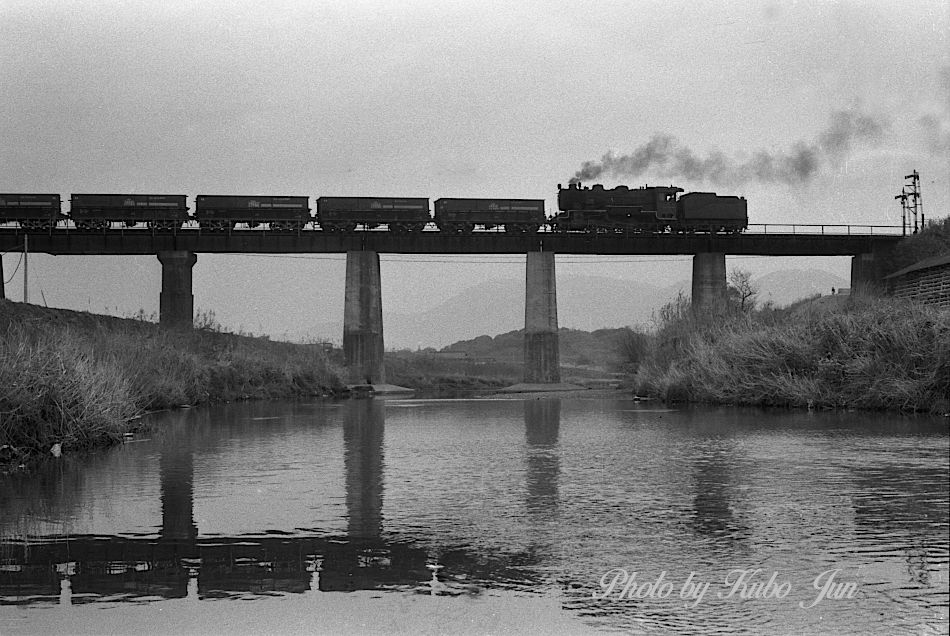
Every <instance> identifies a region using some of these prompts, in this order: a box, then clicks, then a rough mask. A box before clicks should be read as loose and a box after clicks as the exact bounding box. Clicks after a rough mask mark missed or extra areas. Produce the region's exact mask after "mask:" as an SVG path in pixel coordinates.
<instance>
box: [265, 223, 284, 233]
mask: <svg viewBox="0 0 950 636" xmlns="http://www.w3.org/2000/svg"><path fill="white" fill-rule="evenodd" d="M268 226H269V227H270V229H271V231H272V232H285V231H286V230H287V226H286V225H284V222H283V221H271V222H270V223H269V224H268Z"/></svg>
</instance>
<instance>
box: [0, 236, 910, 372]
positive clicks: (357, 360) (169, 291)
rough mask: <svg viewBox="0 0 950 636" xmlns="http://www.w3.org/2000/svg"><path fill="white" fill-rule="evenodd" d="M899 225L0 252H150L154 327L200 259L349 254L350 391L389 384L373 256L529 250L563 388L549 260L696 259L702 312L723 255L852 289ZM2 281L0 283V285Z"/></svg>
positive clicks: (180, 307) (529, 278)
mask: <svg viewBox="0 0 950 636" xmlns="http://www.w3.org/2000/svg"><path fill="white" fill-rule="evenodd" d="M901 238H902V237H901V228H900V227H892V226H868V225H861V226H857V225H776V224H770V225H750V227H749V231H747V232H744V233H738V234H717V233H690V234H686V233H682V234H676V233H669V234H651V233H585V232H567V233H558V232H551V231H541V232H538V233H537V234H510V233H505V232H498V231H481V232H473V233H471V234H467V235H459V234H452V235H447V234H444V233H441V232H438V231H429V230H427V231H423V232H415V233H393V232H388V231H383V230H366V231H356V232H349V233H341V232H328V231H322V230H316V229H303V230H298V231H296V232H286V231H270V230H269V229H259V228H258V229H234V230H230V231H224V232H210V231H207V230H201V229H198V228H197V227H192V228H184V229H181V230H176V231H173V232H170V231H166V232H161V231H154V230H150V229H145V228H123V229H119V228H111V229H106V230H99V231H84V230H77V229H74V228H57V229H53V230H47V231H40V232H25V231H23V230H21V229H19V228H3V227H0V251H2V252H10V251H23V250H25V249H26V250H29V251H30V252H43V253H47V254H69V255H83V254H89V255H151V254H154V255H156V256H157V257H158V260H159V261H160V262H161V264H162V288H161V293H160V296H159V299H160V301H159V320H160V322H161V324H163V325H166V326H168V327H175V328H188V327H190V326H191V325H192V322H193V318H194V316H193V314H194V297H193V295H192V268H193V267H194V265H195V263H196V261H197V255H198V254H201V253H206V254H227V253H252V254H308V253H345V254H346V292H345V298H344V326H343V349H344V353H345V357H346V363H347V369H348V376H349V377H348V378H347V379H348V381H349V382H351V383H368V384H384V383H385V382H386V378H385V369H384V365H383V317H382V287H381V282H380V271H379V254H380V253H392V254H525V255H526V283H525V377H524V380H525V382H528V383H558V382H560V371H559V354H558V335H557V329H558V323H557V292H556V284H555V255H557V254H597V255H661V254H662V255H692V256H693V278H692V302H693V306H694V307H697V308H709V307H711V306H714V305H715V304H717V303H719V302H721V301H722V300H724V299H725V296H726V260H725V257H726V254H730V255H758V256H851V257H852V264H851V285H852V287H855V286H859V285H862V284H877V283H880V282H881V280H882V279H883V276H884V275H885V274H886V273H887V272H885V271H882V263H883V260H884V259H883V258H882V257H883V256H884V255H885V254H886V253H887V252H889V251H890V250H891V249H892V248H893V247H894V246H895V245H896V244H897V242H898V241H899V240H900V239H901ZM2 280H3V279H2V276H0V281H2Z"/></svg>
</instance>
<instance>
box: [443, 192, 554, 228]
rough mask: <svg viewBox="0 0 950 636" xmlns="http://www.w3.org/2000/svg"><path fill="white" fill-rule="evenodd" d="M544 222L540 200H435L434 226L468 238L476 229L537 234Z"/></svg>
mask: <svg viewBox="0 0 950 636" xmlns="http://www.w3.org/2000/svg"><path fill="white" fill-rule="evenodd" d="M544 222H545V217H544V200H543V199H438V200H436V202H435V224H436V225H438V226H439V230H441V231H442V232H450V233H457V234H470V233H471V232H472V231H473V230H474V229H475V228H476V227H482V228H484V229H486V230H490V229H492V228H495V227H503V228H504V229H505V231H506V232H512V233H523V232H537V231H538V229H539V228H540V227H541V225H542V224H544Z"/></svg>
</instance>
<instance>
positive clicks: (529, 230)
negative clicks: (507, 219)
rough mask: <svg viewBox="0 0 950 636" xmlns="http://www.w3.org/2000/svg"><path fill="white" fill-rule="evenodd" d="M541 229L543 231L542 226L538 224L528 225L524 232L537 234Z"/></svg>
mask: <svg viewBox="0 0 950 636" xmlns="http://www.w3.org/2000/svg"><path fill="white" fill-rule="evenodd" d="M540 229H541V226H540V225H538V224H537V223H529V224H528V225H526V226H525V228H524V231H525V232H527V233H528V234H537V233H538V230H540Z"/></svg>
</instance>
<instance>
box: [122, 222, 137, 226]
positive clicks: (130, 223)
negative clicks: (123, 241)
mask: <svg viewBox="0 0 950 636" xmlns="http://www.w3.org/2000/svg"><path fill="white" fill-rule="evenodd" d="M136 225H138V221H125V227H135V226H136Z"/></svg>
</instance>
